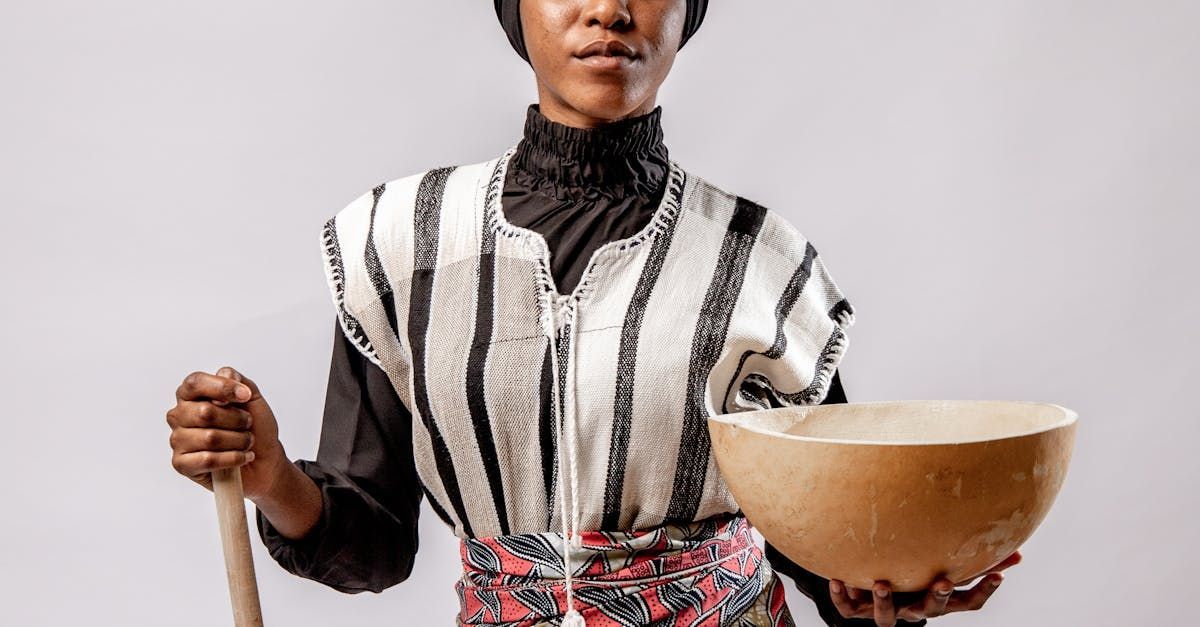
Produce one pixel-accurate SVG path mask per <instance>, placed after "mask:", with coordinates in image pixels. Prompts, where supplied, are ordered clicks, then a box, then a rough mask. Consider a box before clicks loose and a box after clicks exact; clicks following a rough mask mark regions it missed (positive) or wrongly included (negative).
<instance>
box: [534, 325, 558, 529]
mask: <svg viewBox="0 0 1200 627" xmlns="http://www.w3.org/2000/svg"><path fill="white" fill-rule="evenodd" d="M550 366H551V363H550V338H546V350H545V351H543V356H542V378H541V382H540V383H539V384H538V394H539V401H540V402H539V403H538V443H539V444H540V445H541V449H542V481H543V482H544V484H545V490H546V528H549V527H550V522H551V521H550V517H551V516H552V515H553V514H554V458H555V444H554V423H553V422H551V421H552V420H553V418H554V407H553V405H552V404H551V403H552V401H553V399H554V391H553V389H552V388H551V387H550V386H551V385H552V384H553V381H554V378H553V375H552V373H551V372H550Z"/></svg>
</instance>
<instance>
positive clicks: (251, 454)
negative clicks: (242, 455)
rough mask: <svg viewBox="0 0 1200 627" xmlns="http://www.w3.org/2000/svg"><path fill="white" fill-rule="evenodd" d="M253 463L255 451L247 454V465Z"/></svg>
mask: <svg viewBox="0 0 1200 627" xmlns="http://www.w3.org/2000/svg"><path fill="white" fill-rule="evenodd" d="M252 461H254V451H249V452H247V453H246V463H247V464H249V463H250V462H252Z"/></svg>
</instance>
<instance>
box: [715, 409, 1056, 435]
mask: <svg viewBox="0 0 1200 627" xmlns="http://www.w3.org/2000/svg"><path fill="white" fill-rule="evenodd" d="M1076 418H1077V416H1076V414H1075V412H1073V411H1071V410H1070V409H1067V408H1065V407H1062V406H1060V405H1055V404H1053V403H1035V402H1027V401H971V400H937V401H924V400H920V401H878V402H861V403H836V404H832V405H805V406H795V407H780V408H774V409H762V410H754V411H746V412H735V413H731V414H723V415H720V416H713V419H716V420H720V421H722V422H728V423H731V424H735V425H737V426H739V427H744V428H747V429H751V430H754V431H759V432H762V433H767V434H771V435H776V436H779V437H784V438H796V439H812V440H823V441H835V442H845V443H851V444H888V445H897V444H914V445H917V444H963V443H967V442H980V441H985V440H997V439H1001V438H1010V437H1018V436H1023V435H1029V434H1033V433H1039V432H1042V431H1049V430H1051V429H1055V428H1058V427H1062V426H1066V425H1068V424H1070V423H1072V422H1074V421H1075V420H1076Z"/></svg>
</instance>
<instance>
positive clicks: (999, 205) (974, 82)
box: [0, 0, 1200, 627]
mask: <svg viewBox="0 0 1200 627" xmlns="http://www.w3.org/2000/svg"><path fill="white" fill-rule="evenodd" d="M0 7H2V8H0V131H2V135H0V171H2V173H0V207H3V223H2V224H3V226H0V233H3V238H2V242H3V245H2V246H0V261H2V262H3V268H4V274H3V276H4V280H5V285H4V288H3V293H4V303H3V304H4V306H3V320H2V322H3V324H2V330H0V340H2V341H0V346H2V347H3V348H2V349H0V350H2V354H3V356H4V357H3V361H2V363H3V368H4V370H3V376H2V377H0V385H2V386H3V390H2V391H3V399H4V405H3V410H2V411H3V417H4V420H3V425H4V431H3V435H2V436H0V457H2V459H3V460H4V461H5V478H4V480H3V482H2V487H0V490H2V501H0V502H2V503H3V516H0V543H2V545H0V564H3V567H2V568H0V598H3V602H0V624H4V625H15V626H16V625H19V626H27V625H80V624H89V625H174V626H181V627H186V626H209V625H219V624H228V622H229V620H230V619H229V602H228V597H227V594H226V584H225V579H224V577H225V575H224V570H223V565H222V559H221V554H220V545H219V543H218V537H217V526H216V519H215V514H214V506H213V500H212V498H211V495H210V494H209V493H208V492H206V491H204V490H202V489H200V488H198V487H197V486H195V485H194V484H192V483H191V482H189V481H188V480H187V479H185V478H183V477H181V476H179V475H177V474H175V472H174V470H173V469H172V468H171V465H170V451H169V449H168V446H167V435H168V428H167V426H166V424H165V422H164V420H163V416H164V413H165V411H166V410H167V409H168V408H169V407H170V406H171V405H172V404H173V400H174V399H173V392H174V390H175V387H176V386H177V385H178V383H179V381H180V380H181V379H182V378H183V376H184V375H186V374H187V373H188V372H190V371H192V370H197V369H204V370H208V371H209V372H212V371H215V370H216V369H217V368H218V367H220V366H222V365H226V364H229V365H233V366H236V367H238V368H240V369H242V370H243V371H244V372H245V373H247V374H248V375H249V376H251V377H253V378H255V379H256V380H257V381H258V382H259V383H260V384H261V386H262V387H263V389H264V390H265V393H266V395H267V398H268V399H269V401H270V403H271V404H272V406H273V407H274V409H275V411H276V413H277V414H278V416H279V419H280V421H281V422H282V430H283V436H282V437H283V439H284V442H285V444H286V446H287V450H288V452H289V453H290V454H291V456H292V457H293V458H295V457H305V458H311V457H312V456H314V455H315V454H316V444H317V438H318V431H319V426H320V413H321V407H322V402H323V398H324V391H325V389H324V386H325V378H326V375H327V373H328V367H329V352H330V349H331V346H332V342H333V336H332V335H331V330H332V319H333V308H332V304H331V303H330V301H329V295H328V292H327V290H326V287H325V283H324V276H323V274H322V272H321V267H320V257H319V248H318V246H317V237H318V233H319V230H320V227H321V225H322V223H323V222H324V220H325V219H327V218H328V217H329V216H331V215H332V214H333V213H334V212H335V211H337V210H338V209H340V208H341V207H342V206H343V205H345V204H346V203H347V202H349V201H350V200H351V199H353V198H354V197H355V196H357V195H358V194H361V193H362V192H363V191H365V190H367V189H369V188H370V187H372V186H374V185H376V184H377V183H379V182H382V181H385V180H389V179H392V178H396V177H400V176H404V175H407V174H411V173H415V172H417V171H420V170H423V169H426V168H430V167H434V166H440V165H449V164H461V163H473V162H477V161H482V160H485V159H488V158H491V157H493V156H496V155H499V154H500V153H501V152H503V150H504V149H505V148H507V147H508V146H510V145H511V144H513V143H515V142H516V141H517V140H518V139H519V137H520V132H521V123H522V121H523V116H524V110H525V105H526V104H528V103H529V102H532V101H534V100H535V98H536V92H535V90H534V83H533V77H532V73H531V72H530V70H529V69H528V68H527V66H526V65H525V64H524V63H523V62H522V61H521V60H520V59H519V58H518V57H517V56H516V55H515V54H513V52H512V51H511V50H510V48H509V46H508V43H507V41H506V40H505V38H504V35H503V33H502V31H501V29H500V27H499V26H498V25H497V23H496V20H495V17H494V15H493V13H492V8H491V3H489V2H485V1H483V0H478V1H476V2H397V1H392V2H378V1H373V2H366V1H364V2H346V3H330V2H226V1H217V2H186V3H185V2H149V1H133V0H110V1H107V2H85V1H81V0H73V1H67V0H39V1H36V2H35V1H32V0H29V1H24V2H15V1H13V0H5V1H4V2H3V4H0ZM1198 7H1200V5H1198V4H1197V3H1194V2H1190V1H1186V0H1180V1H1176V2H1171V1H1168V0H1155V1H1147V2H1136V3H1135V2H1105V1H1082V0H1081V1H1077V2H1068V1H1064V0H1025V1H1010V2H996V1H991V2H970V3H962V2H948V1H943V2H933V1H915V2H904V3H885V2H873V3H869V2H790V1H787V2H785V1H783V0H776V1H769V0H739V1H738V2H729V1H726V2H714V4H713V6H712V7H711V8H710V9H709V16H708V20H707V22H706V24H705V25H704V27H703V29H701V31H700V32H699V33H698V35H697V36H696V37H695V39H693V40H692V41H691V42H689V43H688V46H687V47H686V48H685V49H684V50H683V51H682V53H681V54H680V56H679V58H678V60H677V62H676V66H675V69H674V71H673V73H672V75H671V77H670V78H669V79H668V81H667V83H666V85H665V87H664V90H663V91H662V93H661V94H660V103H661V104H662V105H663V108H664V120H663V124H664V127H665V130H666V141H667V145H668V146H669V147H670V149H671V156H672V157H673V158H675V159H677V160H678V161H680V162H681V164H683V165H684V166H685V167H686V168H688V169H690V170H691V171H693V172H695V173H697V174H699V175H701V176H704V177H706V178H708V179H709V180H711V181H713V182H715V183H717V184H718V185H720V186H723V187H725V188H726V189H728V190H730V191H733V192H735V193H738V194H741V195H744V196H747V197H749V198H751V199H754V200H757V201H759V202H761V203H763V204H765V205H767V206H770V207H773V208H776V209H778V210H780V211H782V212H783V213H784V214H785V215H786V216H788V218H789V219H791V220H792V221H793V222H794V223H795V224H796V225H797V226H798V227H799V228H800V229H801V230H802V231H803V232H804V233H805V234H806V235H807V236H808V237H810V238H811V239H812V240H813V242H814V243H815V245H816V246H817V247H818V248H819V249H820V250H821V252H822V254H823V255H824V256H825V259H826V263H827V264H828V265H829V267H830V269H831V271H832V272H833V273H834V276H835V277H836V279H837V281H838V282H839V284H840V285H841V286H842V287H843V289H844V290H845V291H846V293H847V295H848V296H849V297H850V298H851V299H852V301H853V302H854V303H855V305H856V307H857V308H858V312H859V321H858V324H857V325H856V328H855V329H854V333H853V336H852V340H851V347H850V349H849V352H848V354H847V356H846V359H845V361H844V362H843V374H844V377H845V384H846V388H847V392H848V394H849V396H850V398H851V400H880V399H914V398H925V399H928V398H948V399H953V398H966V399H984V398H987V399H1022V400H1038V401H1051V402H1057V403H1060V404H1063V405H1065V406H1067V407H1070V408H1073V409H1075V410H1077V411H1078V412H1079V414H1080V416H1081V423H1080V429H1079V434H1078V441H1077V449H1076V456H1075V459H1074V462H1073V465H1072V467H1071V470H1070V473H1069V475H1068V477H1067V482H1066V485H1065V487H1064V490H1063V492H1062V493H1061V495H1060V498H1059V500H1058V503H1057V505H1056V506H1055V508H1054V509H1053V510H1052V511H1051V512H1050V515H1049V517H1048V518H1047V519H1046V521H1045V522H1044V524H1043V525H1042V526H1041V527H1040V528H1039V530H1038V531H1037V533H1036V534H1035V536H1034V537H1033V538H1032V540H1031V541H1030V542H1029V543H1028V544H1027V545H1026V546H1025V547H1024V553H1025V556H1026V561H1025V563H1023V564H1021V565H1019V566H1017V567H1014V568H1013V569H1011V570H1010V571H1009V577H1008V580H1007V582H1006V583H1005V584H1004V586H1002V587H1001V588H1000V590H999V591H998V592H997V594H996V596H995V597H993V599H992V601H991V602H990V603H989V604H988V606H987V607H986V608H984V610H983V611H981V612H979V613H975V614H965V615H957V616H952V617H946V618H942V619H937V620H936V621H934V622H935V623H936V624H938V625H1017V624H1021V625H1085V624H1086V625H1127V624H1133V623H1135V622H1136V623H1137V624H1161V623H1171V624H1179V623H1180V622H1181V621H1182V620H1183V618H1184V616H1185V613H1187V612H1190V610H1189V609H1188V607H1187V605H1186V603H1184V602H1183V599H1185V598H1187V594H1188V591H1189V586H1190V584H1191V578H1190V577H1189V576H1190V575H1192V574H1193V573H1194V566H1193V565H1194V564H1196V563H1197V562H1198V561H1200V548H1198V547H1197V541H1196V533H1195V530H1196V522H1195V520H1196V518H1197V517H1198V516H1200V505H1198V503H1197V494H1200V462H1198V461H1197V456H1196V455H1195V449H1196V439H1197V437H1198V436H1200V426H1198V418H1200V416H1198V414H1200V412H1198V411H1197V409H1196V405H1195V403H1194V402H1193V401H1192V400H1191V398H1190V397H1191V396H1192V395H1193V394H1194V393H1195V392H1196V381H1195V375H1196V372H1197V369H1196V367H1195V358H1196V352H1197V349H1200V342H1198V341H1197V331H1196V322H1195V321H1196V319H1197V317H1198V314H1200V299H1198V298H1197V294H1196V290H1195V288H1194V287H1193V282H1194V278H1195V277H1194V274H1195V270H1196V267H1197V264H1196V262H1195V261H1194V257H1193V253H1192V250H1190V249H1189V246H1191V245H1193V243H1194V241H1195V239H1196V236H1197V232H1198V227H1200V220H1198V219H1197V217H1196V212H1197V209H1198V204H1197V201H1198V200H1200V176H1197V175H1198V174H1200V172H1198V166H1200V142H1198V140H1200V123H1198V122H1197V111H1200V81H1197V76H1198V75H1200V39H1197V37H1196V24H1197V23H1200V8H1198ZM421 538H422V546H421V550H420V553H419V558H418V560H417V565H416V570H415V572H414V574H413V576H412V578H411V579H410V580H409V581H407V582H405V583H404V584H402V585H399V586H396V587H394V588H392V589H390V590H387V591H386V592H385V593H384V594H381V595H373V594H370V593H365V594H361V595H343V594H340V593H338V592H335V591H333V590H332V589H329V588H326V587H323V586H321V585H319V584H316V583H314V582H310V581H307V580H303V579H300V578H297V577H293V576H291V575H289V574H288V573H286V572H285V571H283V570H282V569H281V568H279V567H278V566H277V565H276V564H275V563H274V562H273V561H272V560H271V559H270V557H269V556H268V555H267V553H266V552H265V550H263V547H262V545H261V543H260V542H259V541H258V540H257V536H255V539H254V544H255V558H256V563H257V566H258V576H259V583H260V587H261V593H262V599H263V605H264V609H265V613H266V619H267V624H269V625H294V626H301V625H314V626H316V625H331V624H339V625H415V624H434V625H446V624H452V622H453V618H452V617H453V614H454V611H455V608H456V604H457V601H456V598H455V595H454V593H453V588H452V586H453V583H454V580H455V578H456V576H457V574H458V572H459V562H458V556H457V552H456V551H457V543H456V540H455V539H454V538H453V537H452V536H451V534H450V532H449V531H448V530H447V529H446V528H445V527H444V526H443V525H442V524H441V523H440V521H438V520H437V518H436V516H435V515H434V514H433V513H432V512H431V511H430V510H428V509H425V510H424V512H423V514H422V524H421ZM789 587H791V584H790V581H789ZM789 595H790V601H791V605H792V607H793V610H794V612H795V614H796V616H797V619H798V622H799V624H800V625H809V626H812V625H818V624H820V622H819V620H818V619H817V618H816V615H815V613H814V612H813V611H812V610H811V605H810V603H809V602H808V600H807V599H805V598H804V597H803V596H801V595H800V593H798V592H796V591H795V590H794V589H792V590H791V592H790V593H789Z"/></svg>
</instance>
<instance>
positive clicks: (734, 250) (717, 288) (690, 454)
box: [665, 197, 766, 522]
mask: <svg viewBox="0 0 1200 627" xmlns="http://www.w3.org/2000/svg"><path fill="white" fill-rule="evenodd" d="M765 217H766V209H765V208H763V207H761V206H759V205H757V204H755V203H753V202H751V201H749V200H746V199H744V198H740V197H739V198H738V199H737V204H736V207H735V208H734V211H733V217H732V218H731V219H730V220H729V227H728V229H727V230H726V231H725V238H724V240H723V241H722V242H721V251H720V253H719V254H718V257H717V267H716V269H715V270H714V272H713V276H712V280H711V281H710V282H709V285H708V292H707V293H706V294H705V296H704V304H703V305H702V306H701V308H700V318H699V320H698V321H697V323H696V332H695V334H694V335H693V337H692V356H691V363H690V365H689V367H688V381H687V392H686V394H687V396H686V398H685V399H684V422H683V433H682V434H681V438H680V441H679V455H678V459H677V461H676V465H675V483H674V485H673V487H672V490H671V502H670V504H669V505H668V506H667V515H666V517H665V518H666V522H688V521H691V520H692V518H693V517H694V516H695V514H696V510H697V509H699V507H700V498H701V496H702V495H703V492H704V479H705V475H706V474H707V471H708V457H709V449H710V446H711V443H710V442H709V437H708V425H707V424H706V420H707V419H708V413H707V411H706V408H705V403H704V392H705V383H706V381H707V380H708V377H709V374H710V373H711V372H712V368H713V365H715V364H716V362H717V358H718V357H719V356H720V354H721V348H722V347H723V346H724V345H725V334H726V333H727V332H728V330H729V318H730V316H731V315H732V314H733V308H734V305H736V304H737V300H738V295H739V294H740V293H741V289H742V281H743V280H744V279H745V276H746V265H747V264H748V262H749V260H750V251H751V250H752V249H753V248H754V243H755V240H756V238H757V237H758V231H759V229H760V228H761V227H762V223H763V219H764V218H765Z"/></svg>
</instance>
